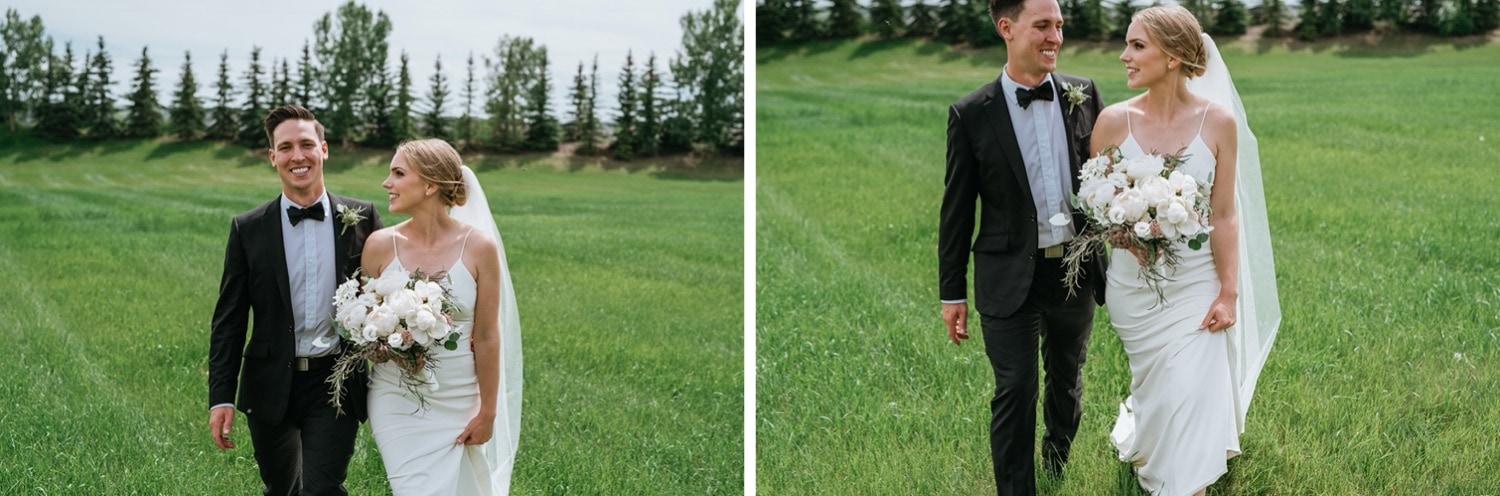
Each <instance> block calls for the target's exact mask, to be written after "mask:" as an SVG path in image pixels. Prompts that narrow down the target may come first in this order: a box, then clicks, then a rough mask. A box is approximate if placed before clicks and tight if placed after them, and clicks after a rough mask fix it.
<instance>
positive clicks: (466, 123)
mask: <svg viewBox="0 0 1500 496" xmlns="http://www.w3.org/2000/svg"><path fill="white" fill-rule="evenodd" d="M474 95H475V88H474V52H469V71H468V78H467V79H465V80H464V92H463V97H464V114H463V115H462V116H459V118H458V141H459V143H461V144H462V145H461V146H460V147H459V151H464V150H467V149H468V148H469V143H470V142H471V141H474V134H475V129H474V124H475V123H474V114H473V112H474Z"/></svg>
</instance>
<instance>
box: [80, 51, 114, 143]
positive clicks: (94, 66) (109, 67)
mask: <svg viewBox="0 0 1500 496" xmlns="http://www.w3.org/2000/svg"><path fill="white" fill-rule="evenodd" d="M87 72H88V73H89V76H90V78H89V79H90V80H89V81H88V83H87V89H86V90H85V91H86V92H87V95H86V96H85V100H84V112H85V113H86V114H87V117H86V118H85V119H86V123H85V125H86V126H87V127H88V128H89V137H90V138H96V139H109V138H118V137H120V135H121V134H123V132H122V131H121V130H120V120H119V118H118V117H116V116H115V97H114V95H111V94H110V87H111V86H113V85H114V82H113V81H112V80H111V77H110V75H111V73H113V72H114V62H113V61H112V60H111V59H110V56H109V52H107V51H105V50H104V37H103V36H100V37H99V52H98V53H95V54H94V58H93V62H92V63H90V64H89V69H88V70H87Z"/></svg>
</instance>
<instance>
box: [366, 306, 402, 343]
mask: <svg viewBox="0 0 1500 496" xmlns="http://www.w3.org/2000/svg"><path fill="white" fill-rule="evenodd" d="M365 322H366V323H367V324H368V325H371V326H374V327H375V333H376V336H378V337H386V336H389V335H390V334H391V333H392V332H394V331H395V330H396V326H397V325H400V324H401V317H400V316H397V315H396V312H395V311H392V310H391V307H389V306H386V305H380V306H377V307H375V309H374V310H370V315H368V316H365Z"/></svg>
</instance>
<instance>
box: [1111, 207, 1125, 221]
mask: <svg viewBox="0 0 1500 496" xmlns="http://www.w3.org/2000/svg"><path fill="white" fill-rule="evenodd" d="M1109 223H1110V224H1116V225H1120V224H1124V223H1125V207H1122V206H1119V205H1118V204H1117V205H1114V206H1112V207H1109Z"/></svg>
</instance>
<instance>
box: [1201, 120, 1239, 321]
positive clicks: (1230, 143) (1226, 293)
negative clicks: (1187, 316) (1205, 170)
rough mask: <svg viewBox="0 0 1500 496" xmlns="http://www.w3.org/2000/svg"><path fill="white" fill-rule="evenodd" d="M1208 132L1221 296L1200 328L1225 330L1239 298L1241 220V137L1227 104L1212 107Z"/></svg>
mask: <svg viewBox="0 0 1500 496" xmlns="http://www.w3.org/2000/svg"><path fill="white" fill-rule="evenodd" d="M1209 109H1210V111H1209V115H1208V124H1209V125H1208V131H1209V132H1210V133H1211V135H1212V136H1211V137H1212V143H1213V151H1214V160H1215V163H1216V164H1217V165H1216V166H1215V167H1214V180H1213V181H1214V183H1213V191H1212V193H1211V195H1210V200H1209V201H1210V204H1211V207H1212V208H1213V213H1211V214H1209V217H1208V222H1209V225H1212V226H1213V228H1214V230H1213V232H1210V233H1209V234H1208V245H1209V247H1210V248H1212V249H1213V255H1214V271H1215V272H1217V273H1218V275H1219V296H1218V297H1217V298H1215V299H1214V302H1213V304H1212V305H1210V306H1209V308H1208V315H1205V316H1204V317H1203V322H1202V323H1201V324H1199V328H1200V329H1208V330H1210V331H1222V330H1224V329H1227V328H1229V326H1232V325H1234V322H1235V320H1236V318H1237V316H1236V315H1235V314H1234V309H1235V300H1236V299H1238V298H1239V287H1240V286H1239V279H1240V278H1239V274H1240V271H1239V268H1240V220H1239V214H1238V212H1236V211H1235V208H1234V207H1235V205H1234V191H1235V175H1236V174H1235V167H1236V166H1237V165H1238V164H1237V161H1238V160H1239V138H1238V136H1237V135H1236V132H1237V130H1236V126H1235V123H1234V116H1233V115H1230V113H1229V110H1228V109H1225V108H1224V107H1221V106H1218V105H1213V106H1210V107H1209Z"/></svg>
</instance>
